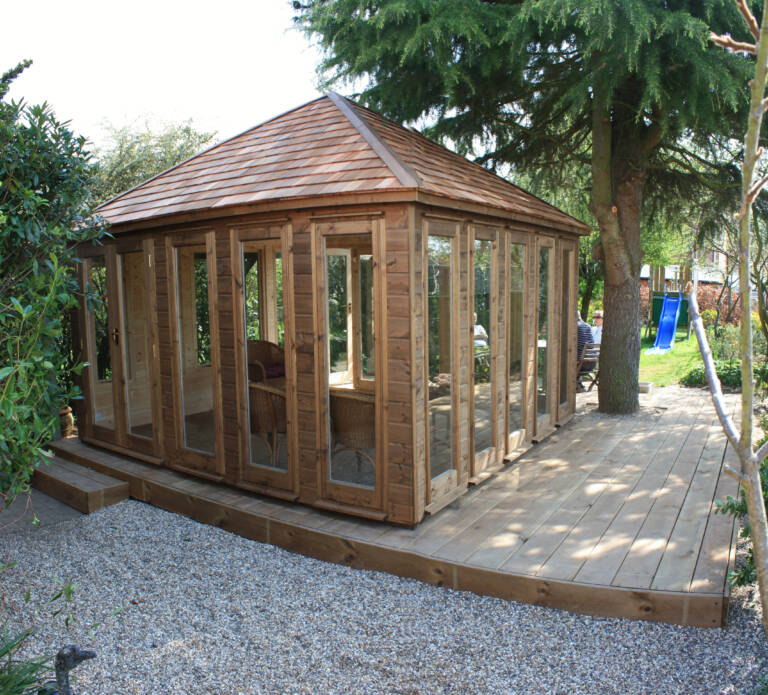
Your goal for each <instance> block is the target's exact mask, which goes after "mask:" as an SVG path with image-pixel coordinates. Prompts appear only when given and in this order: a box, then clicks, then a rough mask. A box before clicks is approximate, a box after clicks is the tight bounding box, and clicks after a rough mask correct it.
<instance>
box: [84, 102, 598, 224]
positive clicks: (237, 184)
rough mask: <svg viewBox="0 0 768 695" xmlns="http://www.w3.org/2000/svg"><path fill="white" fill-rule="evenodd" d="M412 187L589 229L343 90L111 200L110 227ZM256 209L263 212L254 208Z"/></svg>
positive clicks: (108, 206) (416, 191)
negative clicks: (342, 93) (345, 95)
mask: <svg viewBox="0 0 768 695" xmlns="http://www.w3.org/2000/svg"><path fill="white" fill-rule="evenodd" d="M398 191H403V192H405V191H412V192H413V193H414V194H419V193H426V194H431V195H432V196H439V197H440V198H447V199H450V200H457V201H464V202H469V203H475V204H479V205H482V206H484V207H490V208H497V209H500V210H504V211H506V212H508V213H513V214H519V215H520V216H521V217H524V218H531V217H532V218H537V219H539V220H541V222H542V223H543V224H545V225H546V226H549V225H552V226H556V227H559V228H565V229H570V230H573V231H586V230H587V229H588V228H587V227H586V225H584V224H583V223H581V222H579V221H578V220H576V219H574V218H573V217H570V216H569V215H566V214H565V213H563V212H561V211H560V210H558V209H557V208H555V207H553V206H551V205H549V204H548V203H545V202H544V201H543V200H540V199H539V198H536V197H535V196H533V195H531V194H530V193H527V192H525V191H523V190H522V189H521V188H518V187H517V186H515V185H513V184H511V183H509V182H508V181H506V180H504V179H502V178H500V177H498V176H496V175H494V174H492V173H490V172H489V171H487V170H486V169H484V168H483V167H481V166H479V165H477V164H473V163H472V162H470V161H468V160H466V159H464V158H463V157H461V156H459V155H457V154H455V153H453V152H451V151H450V150H447V149H445V148H444V147H441V146H440V145H438V144H436V143H434V142H432V141H431V140H429V139H427V138H425V137H424V136H423V135H420V134H418V133H415V132H413V131H410V130H407V129H406V128H403V127H401V126H399V125H397V124H396V123H393V122H391V121H388V120H386V119H385V118H383V117H382V116H380V115H379V114H377V113H374V112H373V111H369V110H368V109H365V108H363V107H361V106H359V105H357V104H355V103H354V102H352V101H349V100H347V99H345V98H343V97H341V96H339V95H337V94H330V95H328V96H324V97H320V98H318V99H315V100H314V101H310V102H309V103H307V104H304V105H303V106H299V107H298V108H296V109H293V110H292V111H289V112H287V113H285V114H283V115H281V116H277V117H276V118H273V119H272V120H270V121H267V122H266V123H262V124H261V125H258V126H256V127H255V128H252V129H250V130H248V131H246V132H244V133H242V134H240V135H237V136H235V137H234V138H231V139H230V140H225V141H224V142H222V143H220V144H218V145H216V146H214V147H212V148H210V149H209V150H206V151H205V152H202V153H201V154H198V155H196V156H194V157H192V158H191V159H188V160H187V161H185V162H182V163H181V164H179V165H177V166H175V167H173V168H172V169H168V170H167V171H164V172H163V173H161V174H158V175H157V176H155V177H154V178H152V179H149V180H148V181H145V182H144V183H142V184H139V185H138V186H136V187H135V188H133V189H131V190H129V191H126V192H125V193H123V194H121V195H119V196H117V197H116V198H114V199H112V200H110V201H109V202H107V203H105V204H104V205H102V206H101V207H100V208H99V212H100V213H101V214H102V215H103V216H104V217H105V218H106V219H107V220H109V221H110V222H111V223H112V224H121V223H131V222H140V221H144V220H149V219H152V218H154V217H160V216H163V217H165V216H168V215H174V214H178V213H190V212H194V211H202V210H207V211H216V210H219V209H220V210H221V212H222V214H226V208H228V207H231V206H244V205H246V206H258V203H262V202H266V201H275V200H287V199H292V198H296V199H300V198H308V197H314V196H333V195H339V194H348V193H363V192H365V193H368V194H371V195H372V197H375V194H376V193H377V192H398ZM255 209H257V207H256V208H255Z"/></svg>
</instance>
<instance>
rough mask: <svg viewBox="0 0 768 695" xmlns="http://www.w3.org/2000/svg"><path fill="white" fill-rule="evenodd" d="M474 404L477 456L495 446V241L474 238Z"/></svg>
mask: <svg viewBox="0 0 768 695" xmlns="http://www.w3.org/2000/svg"><path fill="white" fill-rule="evenodd" d="M474 251H475V253H474V282H475V299H474V317H473V328H472V331H473V335H472V342H473V352H474V394H473V396H474V403H475V416H474V420H473V423H472V425H473V427H474V431H475V453H478V452H480V451H484V450H485V449H487V448H488V447H490V446H492V445H493V431H492V423H491V410H492V408H491V347H490V346H491V334H492V332H493V330H494V328H495V327H494V326H493V325H492V322H491V275H492V267H493V242H492V241H488V240H484V239H475V248H474Z"/></svg>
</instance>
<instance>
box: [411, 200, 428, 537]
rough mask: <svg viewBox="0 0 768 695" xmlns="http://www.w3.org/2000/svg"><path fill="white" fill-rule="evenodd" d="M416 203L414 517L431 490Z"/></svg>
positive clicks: (420, 226)
mask: <svg viewBox="0 0 768 695" xmlns="http://www.w3.org/2000/svg"><path fill="white" fill-rule="evenodd" d="M423 219H424V218H423V217H422V215H421V214H417V211H416V208H415V206H412V207H411V208H410V209H409V223H410V227H411V232H410V254H411V265H410V273H409V277H410V288H409V296H410V303H411V322H410V326H409V328H410V331H411V339H410V359H411V409H412V414H411V418H412V423H413V424H412V430H413V448H412V451H413V514H414V521H415V522H419V521H421V520H422V519H423V518H424V513H425V507H426V504H427V497H428V493H429V476H428V474H427V413H426V408H427V400H426V398H427V391H426V382H427V370H426V367H427V365H426V359H425V356H426V313H425V312H426V294H425V292H424V264H425V263H426V254H425V250H424V234H425V230H424V224H423Z"/></svg>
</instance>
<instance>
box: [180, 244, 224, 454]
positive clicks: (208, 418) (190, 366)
mask: <svg viewBox="0 0 768 695" xmlns="http://www.w3.org/2000/svg"><path fill="white" fill-rule="evenodd" d="M176 268H177V273H178V284H177V288H176V293H177V294H176V296H177V306H178V317H177V321H178V335H179V362H180V365H181V384H180V386H181V405H182V418H183V425H184V427H183V429H184V446H185V447H188V448H190V449H197V450H199V451H202V452H205V453H208V454H213V453H214V451H215V440H214V427H213V423H214V415H213V373H212V369H211V366H210V360H211V335H210V325H209V322H208V317H209V315H210V311H209V306H208V259H207V255H206V252H205V247H203V246H200V247H183V248H179V249H176Z"/></svg>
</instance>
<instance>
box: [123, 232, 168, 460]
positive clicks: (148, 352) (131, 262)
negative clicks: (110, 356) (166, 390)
mask: <svg viewBox="0 0 768 695" xmlns="http://www.w3.org/2000/svg"><path fill="white" fill-rule="evenodd" d="M115 261H116V263H115V270H116V272H117V298H118V302H117V304H118V315H117V316H116V317H115V318H116V320H117V321H119V325H118V331H117V344H116V345H115V347H116V348H117V350H118V352H119V358H120V373H121V377H122V378H121V380H120V385H119V390H120V404H121V406H122V409H123V413H124V420H125V423H124V431H125V440H124V441H125V445H126V446H127V447H128V448H129V449H131V450H132V451H140V452H142V453H145V454H155V455H158V454H159V451H158V446H159V442H160V441H161V437H160V433H159V427H160V422H161V418H160V417H156V414H157V413H159V410H160V409H159V403H158V392H157V388H156V387H157V384H158V382H159V373H158V355H157V337H156V330H157V322H156V312H155V282H154V270H153V264H152V242H151V241H147V242H145V245H144V246H142V247H139V248H133V249H129V250H121V249H120V247H118V249H117V254H116V258H115ZM114 342H115V341H114V340H113V343H114Z"/></svg>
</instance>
